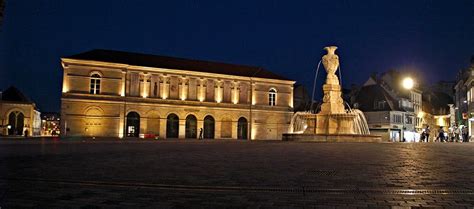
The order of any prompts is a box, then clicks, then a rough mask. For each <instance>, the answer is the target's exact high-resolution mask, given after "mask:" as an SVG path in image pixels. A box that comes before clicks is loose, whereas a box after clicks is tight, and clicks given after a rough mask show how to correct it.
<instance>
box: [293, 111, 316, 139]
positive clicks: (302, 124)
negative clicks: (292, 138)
mask: <svg viewBox="0 0 474 209" xmlns="http://www.w3.org/2000/svg"><path fill="white" fill-rule="evenodd" d="M308 115H312V113H310V112H295V114H293V117H292V118H291V122H290V131H289V133H298V134H301V133H304V131H305V130H306V128H308V124H307V122H306V119H307V117H305V116H308Z"/></svg>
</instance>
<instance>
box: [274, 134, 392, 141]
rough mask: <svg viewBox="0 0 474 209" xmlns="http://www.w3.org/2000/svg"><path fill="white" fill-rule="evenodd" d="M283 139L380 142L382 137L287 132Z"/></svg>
mask: <svg viewBox="0 0 474 209" xmlns="http://www.w3.org/2000/svg"><path fill="white" fill-rule="evenodd" d="M283 141H299V142H375V143H380V142H383V141H382V137H381V136H378V135H361V134H311V133H300V134H298V133H285V134H283Z"/></svg>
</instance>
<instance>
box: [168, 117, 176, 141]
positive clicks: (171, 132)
mask: <svg viewBox="0 0 474 209" xmlns="http://www.w3.org/2000/svg"><path fill="white" fill-rule="evenodd" d="M178 136H179V118H178V116H177V115H175V114H170V115H168V118H166V138H178Z"/></svg>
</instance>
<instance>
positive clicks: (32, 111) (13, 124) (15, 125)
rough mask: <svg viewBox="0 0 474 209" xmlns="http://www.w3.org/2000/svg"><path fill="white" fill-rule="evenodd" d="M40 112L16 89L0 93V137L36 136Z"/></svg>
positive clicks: (39, 122) (39, 126)
mask: <svg viewBox="0 0 474 209" xmlns="http://www.w3.org/2000/svg"><path fill="white" fill-rule="evenodd" d="M40 132H41V118H40V112H39V110H38V109H37V108H36V105H35V103H34V102H32V101H31V100H30V99H29V98H28V97H26V96H25V95H24V94H23V93H22V92H21V91H20V90H18V89H17V88H16V87H14V86H11V87H9V88H8V89H6V90H5V91H0V135H3V136H25V135H26V136H32V135H33V136H38V135H40Z"/></svg>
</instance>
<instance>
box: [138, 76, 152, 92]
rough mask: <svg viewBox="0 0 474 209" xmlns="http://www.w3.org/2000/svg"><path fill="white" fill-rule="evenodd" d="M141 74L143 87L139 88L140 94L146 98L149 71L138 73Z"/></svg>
mask: <svg viewBox="0 0 474 209" xmlns="http://www.w3.org/2000/svg"><path fill="white" fill-rule="evenodd" d="M140 74H142V75H143V88H141V89H140V90H142V92H141V96H142V97H143V98H147V97H148V95H149V89H150V88H149V86H150V85H149V84H148V78H149V77H150V74H149V73H140Z"/></svg>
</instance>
